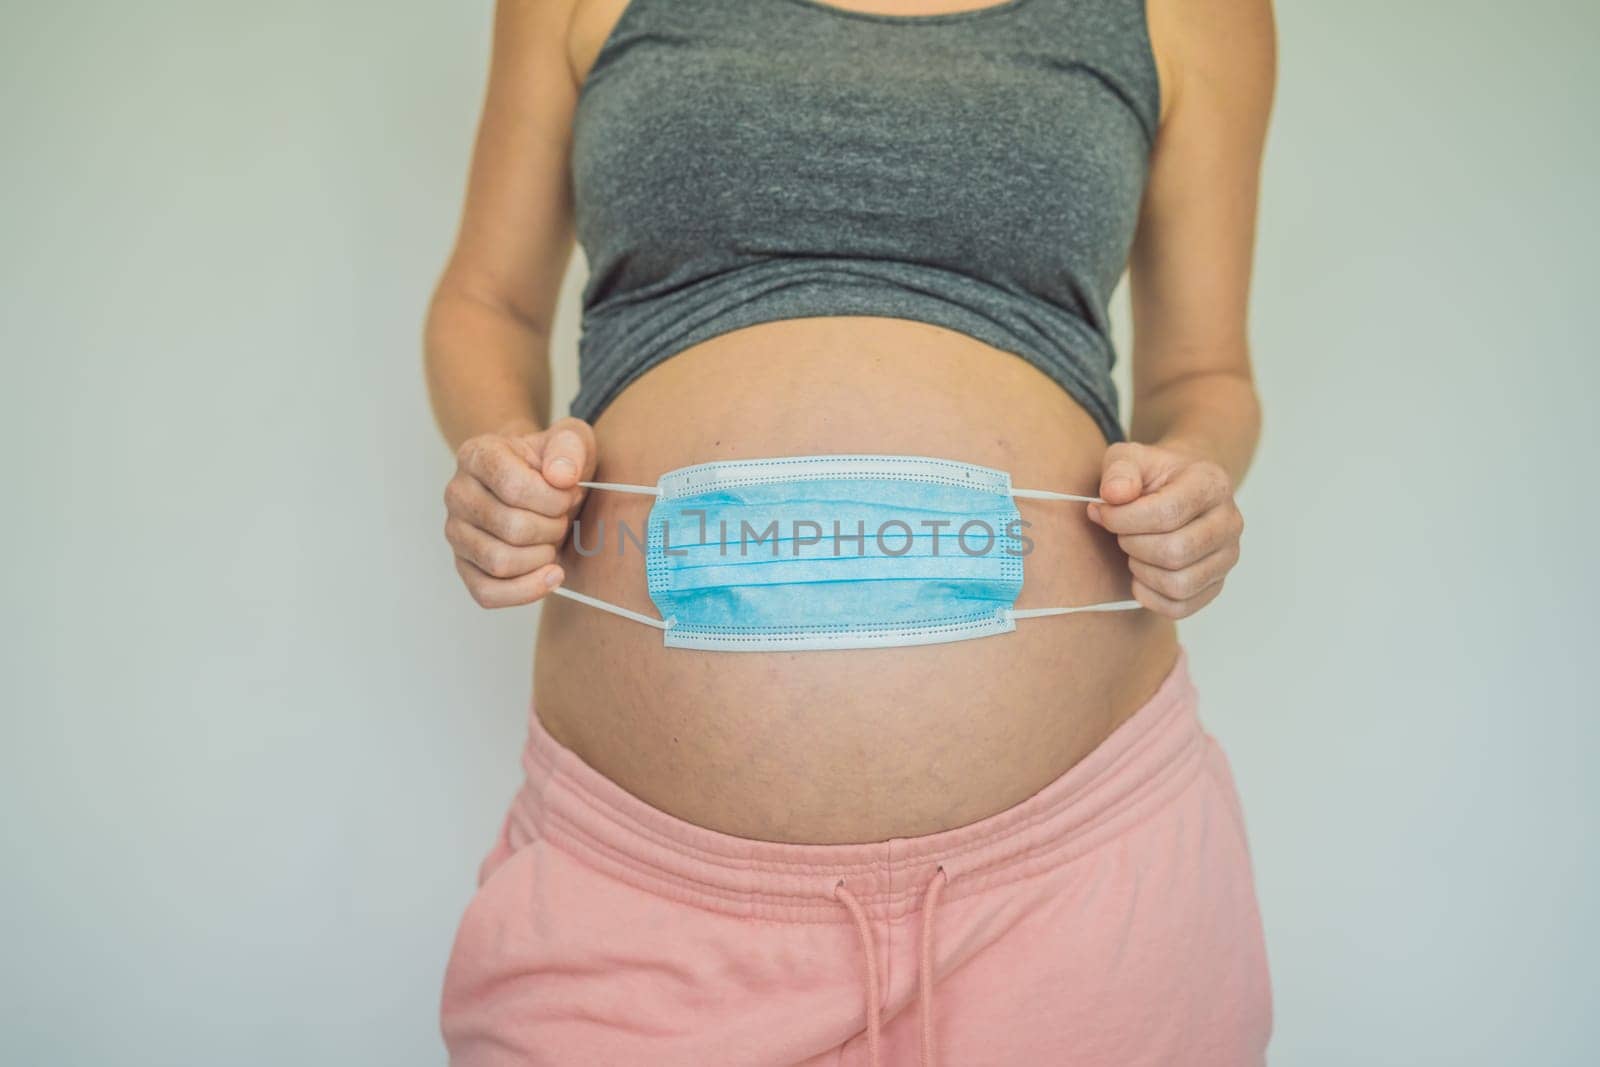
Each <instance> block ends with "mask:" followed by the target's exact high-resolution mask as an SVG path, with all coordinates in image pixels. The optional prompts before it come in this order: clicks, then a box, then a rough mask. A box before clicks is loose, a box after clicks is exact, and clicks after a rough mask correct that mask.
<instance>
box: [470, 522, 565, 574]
mask: <svg viewBox="0 0 1600 1067" xmlns="http://www.w3.org/2000/svg"><path fill="white" fill-rule="evenodd" d="M444 537H445V540H446V541H449V542H450V547H451V548H453V549H455V553H456V555H457V556H458V557H460V558H461V559H464V560H466V561H467V562H468V563H471V564H472V565H474V566H475V567H477V568H478V569H479V570H480V571H483V572H484V573H485V574H487V575H489V576H490V577H492V578H520V577H522V576H523V575H524V574H532V573H533V572H534V571H536V570H538V569H539V568H540V567H543V566H546V565H548V564H550V563H554V562H555V558H556V546H555V545H553V544H538V545H532V546H522V545H513V544H509V543H507V542H505V541H502V540H500V538H498V537H496V536H494V535H493V534H491V533H488V532H486V531H484V530H481V529H479V528H478V527H476V526H473V525H472V524H470V523H468V522H466V521H465V520H464V519H460V518H456V517H455V516H451V517H450V518H449V519H447V520H446V521H445V524H444Z"/></svg>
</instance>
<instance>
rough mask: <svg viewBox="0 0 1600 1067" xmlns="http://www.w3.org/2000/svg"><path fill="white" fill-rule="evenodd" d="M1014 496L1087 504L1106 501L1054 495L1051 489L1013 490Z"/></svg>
mask: <svg viewBox="0 0 1600 1067" xmlns="http://www.w3.org/2000/svg"><path fill="white" fill-rule="evenodd" d="M1011 495H1012V496H1021V497H1027V498H1028V499H1029V500H1081V501H1083V502H1084V503H1085V504H1104V503H1105V501H1104V500H1103V499H1102V498H1100V497H1097V496H1079V495H1078V494H1077V493H1054V492H1051V491H1050V490H1049V489H1013V490H1011Z"/></svg>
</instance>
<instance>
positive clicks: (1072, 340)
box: [572, 0, 1159, 442]
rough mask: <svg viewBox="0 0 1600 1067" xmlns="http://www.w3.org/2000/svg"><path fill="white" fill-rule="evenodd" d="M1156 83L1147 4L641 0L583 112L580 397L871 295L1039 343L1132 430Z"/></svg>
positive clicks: (603, 402)
mask: <svg viewBox="0 0 1600 1067" xmlns="http://www.w3.org/2000/svg"><path fill="white" fill-rule="evenodd" d="M1158 91H1159V90H1158V84H1157V80H1156V71H1155V65H1154V61H1153V58H1152V55H1151V50H1150V44H1149V37H1148V34H1147V28H1146V25H1145V15H1144V2H1143V0H1002V2H1000V3H998V4H994V5H992V6H990V7H986V8H978V9H973V10H968V11H963V12H956V13H952V14H942V15H907V16H899V15H875V14H863V13H859V12H852V11H847V10H844V9H841V8H837V7H831V6H829V5H827V4H825V3H823V2H822V0H630V3H629V4H628V6H627V7H626V8H625V9H624V10H623V13H622V15H621V17H620V18H619V19H618V21H617V23H616V24H615V26H614V27H613V28H612V30H611V33H610V35H609V36H608V37H607V39H606V41H605V43H604V45H603V46H602V47H601V49H600V52H599V55H598V57H597V59H596V60H595V63H594V66H593V68H592V69H591V71H590V73H589V75H588V78H587V80H586V81H585V83H584V85H583V87H582V89H581V91H580V93H579V97H578V111H577V116H576V118H575V123H574V127H573V155H572V179H573V192H574V196H575V198H576V200H575V210H576V227H577V237H578V241H579V243H580V244H581V246H582V247H583V250H584V254H585V256H586V258H587V260H588V264H589V271H590V275H589V280H588V283H587V284H586V285H585V287H584V291H583V323H582V328H581V331H580V335H579V376H580V387H579V391H578V395H577V397H576V398H575V399H574V401H573V403H572V413H573V414H574V415H576V416H578V417H579V418H583V419H591V420H592V419H594V418H595V417H596V416H598V415H599V414H600V412H602V411H603V410H605V408H606V406H607V405H609V404H610V403H611V402H612V401H613V400H614V399H616V397H617V396H618V394H620V393H621V391H622V390H623V389H624V388H626V387H627V386H628V385H629V384H630V383H631V382H633V381H634V380H635V379H636V378H638V377H639V376H640V375H641V374H643V373H644V372H645V371H647V370H649V369H650V368H651V367H653V366H655V365H657V364H658V363H661V362H662V361H663V360H666V359H668V358H669V357H671V356H672V355H674V354H675V353H677V352H680V351H682V350H684V349H685V348H688V347H689V346H691V345H694V344H697V343H699V342H701V341H704V340H707V339H708V338H711V337H714V336H716V335H718V334H721V333H726V332H727V331H729V330H734V329H738V328H740V327H743V326H750V325H754V324H755V323H759V322H767V321H772V320H776V319H791V318H805V317H808V316H817V315H874V316H884V317H890V318H902V319H912V320H917V321H921V322H926V323H931V324H934V325H937V326H942V327H945V328H947V329H951V330H955V331H959V332H961V333H964V334H966V335H968V336H971V337H974V338H976V339H978V340H980V341H982V342H984V343H986V344H988V345H991V346H993V347H994V348H997V349H1001V350H1003V351H1006V352H1010V353H1013V354H1015V355H1017V356H1020V357H1022V358H1023V359H1026V360H1028V361H1029V362H1030V363H1032V364H1033V365H1035V366H1037V367H1038V368H1039V369H1041V370H1042V371H1044V372H1045V374H1047V375H1049V376H1050V378H1052V379H1053V380H1054V381H1056V382H1057V383H1059V384H1060V385H1061V387H1062V388H1063V389H1065V390H1066V391H1067V392H1068V393H1069V394H1070V395H1071V396H1072V397H1073V398H1075V399H1076V400H1077V401H1078V402H1079V403H1080V404H1081V405H1082V406H1083V407H1084V408H1085V410H1087V411H1088V412H1089V414H1090V415H1091V416H1093V417H1094V419H1095V421H1096V422H1097V423H1098V424H1099V426H1100V428H1101V430H1102V431H1103V432H1104V434H1105V436H1106V439H1107V441H1111V442H1114V441H1119V440H1123V439H1124V438H1125V435H1124V433H1123V430H1122V427H1121V424H1120V422H1119V421H1118V414H1117V393H1116V387H1115V385H1113V383H1112V380H1111V367H1112V364H1113V361H1114V359H1115V351H1114V349H1113V347H1112V344H1111V337H1110V323H1109V321H1108V315H1107V303H1108V301H1109V300H1110V297H1111V291H1112V289H1113V287H1114V286H1115V285H1116V283H1117V281H1118V280H1119V278H1120V277H1121V275H1122V272H1123V269H1124V267H1125V265H1126V263H1127V257H1128V248H1129V244H1130V242H1131V241H1132V239H1133V231H1134V225H1135V223H1136V221H1137V218H1138V209H1139V202H1140V199H1141V196H1142V194H1143V190H1144V184H1145V179H1146V173H1147V166H1148V161H1149V152H1150V147H1151V145H1152V143H1153V140H1154V137H1155V131H1156V123H1157V116H1158V113H1159V110H1158V104H1159V100H1158ZM750 373H752V374H760V373H761V353H760V352H759V351H758V350H752V351H751V353H750Z"/></svg>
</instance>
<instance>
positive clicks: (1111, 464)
mask: <svg viewBox="0 0 1600 1067" xmlns="http://www.w3.org/2000/svg"><path fill="white" fill-rule="evenodd" d="M1142 447H1143V446H1141V445H1139V444H1137V443H1135V442H1133V441H1118V442H1117V443H1116V444H1114V445H1112V446H1111V447H1109V448H1107V449H1106V454H1105V457H1104V458H1103V460H1102V461H1101V472H1100V496H1101V497H1102V498H1103V499H1104V500H1105V501H1106V503H1107V504H1126V503H1129V502H1130V501H1133V500H1137V499H1138V498H1139V494H1140V493H1141V492H1142V491H1143V489H1144V482H1145V477H1144V470H1143V467H1142V466H1141V465H1140V462H1139V461H1140V459H1141V450H1142Z"/></svg>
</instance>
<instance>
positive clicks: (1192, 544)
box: [1117, 507, 1244, 571]
mask: <svg viewBox="0 0 1600 1067" xmlns="http://www.w3.org/2000/svg"><path fill="white" fill-rule="evenodd" d="M1243 525H1244V524H1243V521H1242V520H1241V519H1240V517H1239V509H1238V508H1232V507H1228V508H1212V509H1211V510H1210V511H1207V512H1206V513H1205V514H1203V515H1201V516H1200V517H1199V518H1198V519H1196V520H1194V521H1193V522H1191V523H1189V524H1187V525H1186V526H1183V527H1180V528H1179V529H1176V530H1173V531H1172V532H1170V533H1148V534H1146V533H1136V534H1119V535H1118V536H1117V545H1118V546H1119V547H1121V549H1122V551H1124V552H1126V553H1127V554H1128V556H1129V558H1131V559H1141V560H1144V561H1145V562H1146V563H1149V564H1152V565H1154V566H1157V567H1161V568H1164V569H1166V570H1169V571H1175V570H1180V569H1182V568H1184V567H1187V566H1190V565H1191V564H1194V563H1197V562H1199V561H1200V560H1202V559H1204V558H1205V557H1206V556H1209V555H1210V554H1211V553H1213V552H1215V551H1216V550H1217V549H1219V548H1221V547H1223V546H1224V545H1227V544H1229V543H1230V542H1237V541H1238V540H1239V534H1240V532H1241V530H1242V529H1243Z"/></svg>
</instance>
